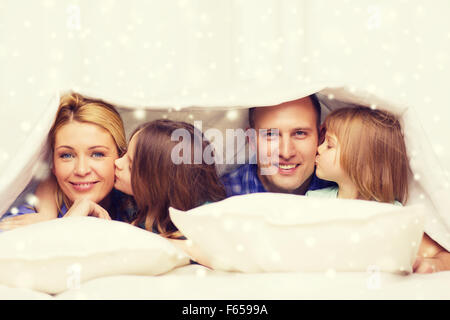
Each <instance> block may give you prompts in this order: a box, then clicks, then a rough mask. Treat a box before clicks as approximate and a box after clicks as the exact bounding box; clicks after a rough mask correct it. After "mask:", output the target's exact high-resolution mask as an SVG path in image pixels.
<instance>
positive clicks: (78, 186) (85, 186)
mask: <svg viewBox="0 0 450 320" xmlns="http://www.w3.org/2000/svg"><path fill="white" fill-rule="evenodd" d="M96 183H98V181H94V182H70V184H71V185H72V187H73V188H74V189H75V190H76V191H79V192H84V191H90V190H91V189H92V188H94V186H95V184H96Z"/></svg>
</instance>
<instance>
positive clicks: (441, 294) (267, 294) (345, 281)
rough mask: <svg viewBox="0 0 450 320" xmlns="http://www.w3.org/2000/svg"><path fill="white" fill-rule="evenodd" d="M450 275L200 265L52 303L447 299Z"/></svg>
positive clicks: (87, 288) (103, 282) (89, 285)
mask: <svg viewBox="0 0 450 320" xmlns="http://www.w3.org/2000/svg"><path fill="white" fill-rule="evenodd" d="M446 283H447V284H450V271H446V272H439V273H434V274H410V275H398V274H392V273H382V272H377V271H376V270H368V271H367V272H333V271H332V270H329V271H328V272H325V273H322V272H320V273H318V272H317V273H315V272H308V273H307V272H302V273H253V274H251V273H233V272H222V271H213V270H210V269H208V268H205V267H203V266H200V265H189V266H184V267H180V268H177V269H174V270H173V271H171V272H168V273H166V274H164V275H160V276H136V275H128V276H113V277H103V278H98V279H94V280H91V281H89V282H86V283H84V284H82V285H81V286H80V287H79V288H74V289H71V290H68V291H65V292H63V293H61V294H59V295H56V296H54V297H53V298H54V299H106V300H107V299H121V300H127V299H135V300H139V299H156V300H229V299H233V300H300V299H326V300H329V299H330V300H334V299H344V300H346V299H357V300H365V299H371V300H372V299H373V300H378V299H388V300H399V299H419V300H428V299H438V300H442V299H445V300H447V299H450V290H449V289H448V285H445V284H446Z"/></svg>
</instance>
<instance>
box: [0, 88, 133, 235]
mask: <svg viewBox="0 0 450 320" xmlns="http://www.w3.org/2000/svg"><path fill="white" fill-rule="evenodd" d="M48 143H49V146H50V150H51V159H52V165H51V177H50V179H48V180H47V181H45V182H43V183H41V185H40V186H39V187H38V189H37V191H36V196H37V197H38V198H39V200H40V201H39V202H38V204H37V206H36V207H30V206H27V205H22V206H19V208H18V213H17V212H16V213H15V214H14V215H15V216H14V217H9V216H10V215H11V214H9V213H7V214H6V215H5V216H6V219H3V220H2V222H1V223H0V229H2V230H6V229H11V228H14V227H18V226H21V225H25V224H29V223H34V222H38V221H42V220H48V219H52V218H56V217H62V216H64V215H76V214H77V212H78V211H82V212H85V211H86V208H87V209H88V210H87V211H89V213H90V214H92V215H96V216H99V217H104V218H109V217H111V218H113V219H119V220H122V219H126V217H125V218H124V217H123V216H122V215H123V214H124V212H126V210H122V209H123V208H124V206H125V205H126V204H127V203H128V201H129V199H128V197H127V196H125V195H124V194H123V193H121V192H118V191H116V190H114V191H113V187H114V161H115V160H116V159H118V158H119V157H120V156H122V155H123V154H124V153H125V152H126V147H127V144H126V138H125V131H124V127H123V122H122V119H121V117H120V115H119V113H118V112H117V110H116V109H115V108H114V106H112V105H111V104H108V103H106V102H104V101H102V100H98V99H91V98H87V97H83V96H81V95H80V94H77V93H70V94H67V95H64V96H62V97H61V101H60V106H59V109H58V111H57V114H56V117H55V121H54V123H53V126H52V128H51V129H50V132H49V135H48ZM27 213H34V214H33V215H30V214H27ZM108 213H109V215H108Z"/></svg>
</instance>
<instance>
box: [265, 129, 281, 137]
mask: <svg viewBox="0 0 450 320" xmlns="http://www.w3.org/2000/svg"><path fill="white" fill-rule="evenodd" d="M262 136H263V137H267V138H270V137H276V136H278V132H277V131H270V130H267V131H263V132H262Z"/></svg>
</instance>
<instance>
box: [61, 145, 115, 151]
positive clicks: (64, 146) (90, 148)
mask: <svg viewBox="0 0 450 320" xmlns="http://www.w3.org/2000/svg"><path fill="white" fill-rule="evenodd" d="M61 148H67V149H71V150H73V149H74V148H73V147H71V146H66V145H62V146H57V147H56V148H55V149H61ZM97 148H104V149H107V150H109V147H107V146H101V145H98V146H92V147H89V148H88V150H92V149H97Z"/></svg>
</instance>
